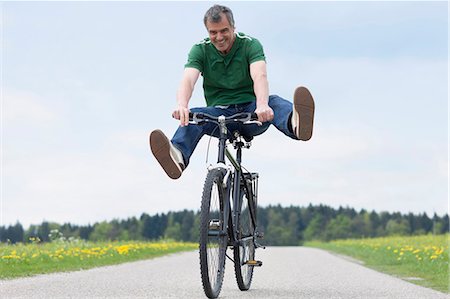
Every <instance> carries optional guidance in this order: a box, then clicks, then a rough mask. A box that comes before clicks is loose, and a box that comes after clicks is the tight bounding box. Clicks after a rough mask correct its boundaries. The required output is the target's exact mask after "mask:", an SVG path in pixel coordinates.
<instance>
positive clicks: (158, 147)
mask: <svg viewBox="0 0 450 299" xmlns="http://www.w3.org/2000/svg"><path fill="white" fill-rule="evenodd" d="M150 148H151V149H152V153H153V155H154V156H155V158H156V160H158V162H159V164H160V165H161V167H162V168H163V169H164V171H165V172H166V173H167V175H168V176H169V177H170V178H171V179H174V180H175V179H178V178H179V177H180V176H181V174H182V173H183V170H184V162H183V155H182V154H181V152H180V151H179V150H178V149H177V148H175V147H174V146H173V145H172V143H171V142H170V141H169V139H168V138H167V137H166V135H164V133H163V132H162V131H161V130H155V131H153V132H152V133H151V134H150Z"/></svg>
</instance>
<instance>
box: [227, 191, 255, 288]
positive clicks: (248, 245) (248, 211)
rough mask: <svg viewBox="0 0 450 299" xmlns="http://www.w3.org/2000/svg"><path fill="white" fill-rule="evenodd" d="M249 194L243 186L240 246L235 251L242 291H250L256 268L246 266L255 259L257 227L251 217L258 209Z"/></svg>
mask: <svg viewBox="0 0 450 299" xmlns="http://www.w3.org/2000/svg"><path fill="white" fill-rule="evenodd" d="M247 192H248V190H245V188H244V187H243V186H241V200H240V202H241V207H240V213H239V217H238V240H239V241H240V244H239V245H238V246H235V247H234V249H233V254H234V273H235V276H236V282H237V284H238V287H239V289H240V290H241V291H247V290H248V289H250V285H251V283H252V279H253V269H254V267H253V266H250V265H248V264H246V262H248V261H249V260H254V259H255V243H254V232H255V227H254V223H253V221H252V216H251V215H252V213H254V212H255V209H256V207H255V206H254V202H253V200H249V197H251V196H252V195H250V194H247ZM245 238H247V241H245V242H243V241H242V240H243V239H245Z"/></svg>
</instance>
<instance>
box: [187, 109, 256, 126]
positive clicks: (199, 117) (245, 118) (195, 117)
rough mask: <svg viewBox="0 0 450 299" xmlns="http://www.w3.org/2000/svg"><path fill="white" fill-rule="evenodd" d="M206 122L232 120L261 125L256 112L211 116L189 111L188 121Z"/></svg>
mask: <svg viewBox="0 0 450 299" xmlns="http://www.w3.org/2000/svg"><path fill="white" fill-rule="evenodd" d="M207 122H213V123H216V124H219V123H221V122H223V123H225V124H228V123H233V122H241V123H243V124H258V125H262V123H261V122H259V121H258V115H257V114H256V113H254V112H253V113H237V114H234V115H231V116H223V115H221V116H212V115H209V114H207V113H202V112H194V113H192V112H189V123H191V124H202V123H207Z"/></svg>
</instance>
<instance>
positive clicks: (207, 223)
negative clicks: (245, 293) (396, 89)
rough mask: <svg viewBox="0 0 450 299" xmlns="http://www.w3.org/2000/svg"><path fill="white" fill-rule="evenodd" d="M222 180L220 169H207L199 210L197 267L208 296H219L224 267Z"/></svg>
mask: <svg viewBox="0 0 450 299" xmlns="http://www.w3.org/2000/svg"><path fill="white" fill-rule="evenodd" d="M222 181H223V174H222V173H221V172H220V171H219V170H217V169H213V170H211V171H209V172H208V175H207V177H206V181H205V185H204V187H203V195H202V206H201V210H200V271H201V276H202V284H203V290H204V291H205V294H206V296H208V298H217V296H219V293H220V290H221V288H222V282H223V276H224V271H225V252H226V249H227V234H226V229H225V228H226V226H225V223H224V214H223V205H224V202H223V201H224V194H223V193H224V189H223V186H222Z"/></svg>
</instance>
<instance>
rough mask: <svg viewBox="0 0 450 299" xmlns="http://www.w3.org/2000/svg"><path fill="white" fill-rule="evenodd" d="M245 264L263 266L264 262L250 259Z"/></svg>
mask: <svg viewBox="0 0 450 299" xmlns="http://www.w3.org/2000/svg"><path fill="white" fill-rule="evenodd" d="M244 265H249V266H252V267H261V266H262V262H261V261H255V260H249V261H246V262H245V263H244Z"/></svg>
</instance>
